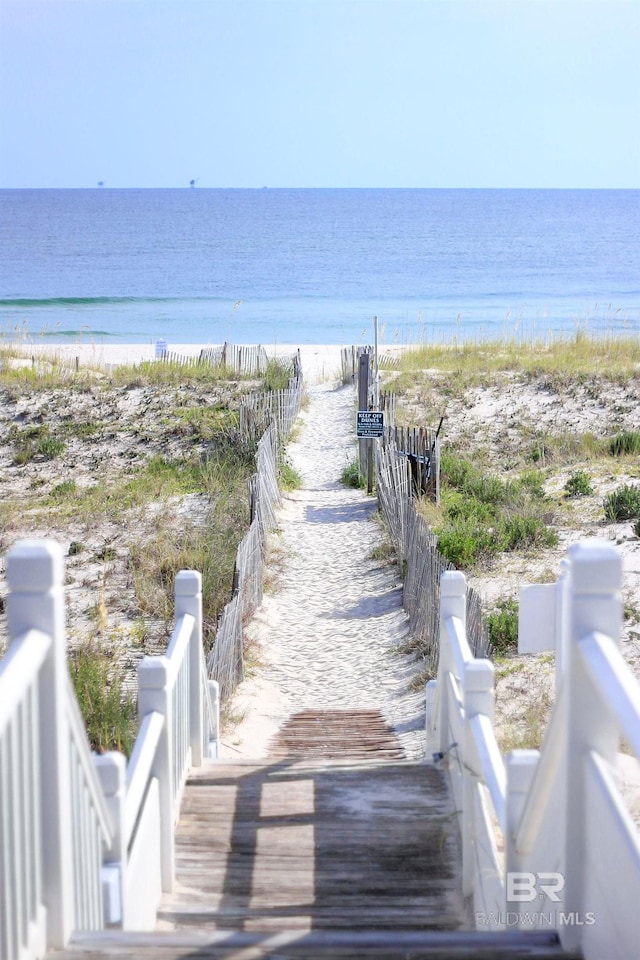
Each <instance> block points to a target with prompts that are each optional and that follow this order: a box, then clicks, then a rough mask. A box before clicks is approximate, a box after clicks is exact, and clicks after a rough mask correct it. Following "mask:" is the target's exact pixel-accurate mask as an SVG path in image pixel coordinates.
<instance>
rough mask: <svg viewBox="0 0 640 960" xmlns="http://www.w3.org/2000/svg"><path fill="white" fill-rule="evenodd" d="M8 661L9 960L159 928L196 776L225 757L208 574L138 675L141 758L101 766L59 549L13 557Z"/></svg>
mask: <svg viewBox="0 0 640 960" xmlns="http://www.w3.org/2000/svg"><path fill="white" fill-rule="evenodd" d="M7 581H8V584H9V589H10V593H9V599H8V628H9V645H8V650H7V654H6V656H5V658H4V660H3V661H2V663H0V960H16V958H20V960H31V958H38V957H41V956H43V955H44V953H45V951H46V949H47V948H48V947H61V946H64V945H65V944H66V943H67V942H68V940H69V938H70V936H71V934H72V933H73V932H74V931H83V930H100V929H102V928H103V927H104V926H105V925H112V926H117V927H121V928H123V929H125V930H151V929H153V928H154V927H155V919H156V911H157V907H158V904H159V901H160V897H161V894H162V892H163V891H171V890H172V888H173V883H174V873H175V863H174V830H175V824H176V820H177V817H178V813H179V806H180V797H181V794H182V790H183V787H184V783H185V780H186V777H187V774H188V771H189V769H190V767H191V766H198V765H200V764H201V763H202V761H203V759H204V758H205V757H207V756H215V754H216V741H217V737H218V724H219V720H218V699H217V684H216V683H215V682H213V681H210V680H208V678H207V675H206V666H205V661H204V654H203V649H202V595H201V578H200V574H198V573H196V572H193V571H183V572H182V573H179V574H178V575H177V577H176V589H175V593H176V624H175V628H174V631H173V635H172V637H171V640H170V643H169V646H168V649H167V652H166V654H165V655H164V656H161V657H146V658H145V659H144V660H143V661H142V662H141V664H140V666H139V698H138V711H139V716H140V729H139V733H138V737H137V739H136V742H135V746H134V749H133V752H132V755H131V758H130V760H129V762H128V764H127V761H126V758H125V757H124V756H123V755H122V754H119V753H115V752H113V753H106V754H102V755H94V754H92V753H91V751H90V748H89V744H88V741H87V737H86V733H85V728H84V723H83V720H82V717H81V715H80V710H79V708H78V705H77V703H76V700H75V695H74V692H73V689H72V686H71V682H70V679H69V674H68V670H67V664H66V637H65V626H64V594H63V584H64V560H63V555H62V550H61V548H60V547H59V546H58V545H57V544H55V543H53V542H50V541H38V540H32V541H22V542H20V543H18V544H17V545H16V546H15V547H13V548H12V549H11V550H10V551H9V554H8V555H7Z"/></svg>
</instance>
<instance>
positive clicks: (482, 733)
mask: <svg viewBox="0 0 640 960" xmlns="http://www.w3.org/2000/svg"><path fill="white" fill-rule="evenodd" d="M621 586H622V558H621V556H620V554H619V553H618V551H617V550H616V549H615V548H614V547H613V546H611V545H610V544H608V543H603V542H600V541H597V540H594V541H583V542H582V543H578V544H576V545H574V546H573V547H571V548H570V550H569V555H568V561H567V563H566V565H565V569H564V571H563V574H562V576H561V578H560V580H559V581H558V582H557V584H543V585H540V584H536V585H535V586H533V587H530V588H526V591H531V595H530V599H529V600H528V601H526V602H525V597H526V596H527V592H523V593H522V597H521V603H520V621H519V649H520V650H521V651H523V652H528V651H529V650H535V651H541V650H552V651H554V652H555V654H556V673H557V678H556V700H555V703H554V706H553V710H552V714H551V718H550V721H549V724H548V726H547V730H546V733H545V737H544V741H543V743H542V747H541V749H540V751H538V750H514V751H512V752H511V753H509V754H508V755H507V756H506V757H503V756H502V754H501V752H500V750H499V747H498V743H497V740H496V734H495V730H494V727H493V707H494V667H493V664H492V663H491V662H490V661H489V660H486V659H478V658H476V657H474V655H473V652H472V650H471V646H470V643H469V639H468V636H467V633H466V630H465V619H466V615H465V600H466V597H467V596H468V593H467V589H466V585H465V578H464V575H463V574H462V573H459V572H448V573H444V574H443V576H442V587H441V596H442V600H441V606H440V651H441V653H440V664H439V668H438V677H437V681H436V680H432V681H430V682H429V683H428V684H427V749H428V750H429V751H431V752H433V755H434V757H435V759H436V760H438V758H439V759H440V760H442V762H443V764H444V765H445V767H446V769H447V771H448V774H449V779H450V782H451V787H452V792H453V795H454V799H455V801H456V808H457V810H458V811H460V817H461V819H460V828H461V835H462V858H463V863H462V871H463V893H464V894H465V896H468V897H470V898H471V899H472V903H473V910H474V913H475V919H476V925H477V927H478V928H479V929H483V930H491V929H493V930H506V929H511V930H514V929H547V930H550V929H553V930H557V931H558V935H559V938H560V942H561V944H562V947H563V949H564V950H567V951H572V952H575V953H574V955H579V956H583V957H584V958H585V960H603V958H605V957H606V958H607V960H627V958H629V957H635V956H637V953H638V942H639V941H640V912H639V911H638V904H639V903H640V835H639V832H638V828H637V826H636V824H635V823H634V821H633V819H632V817H631V814H630V812H629V806H628V803H626V802H625V799H624V798H623V796H622V795H621V793H620V786H619V783H620V781H619V779H618V776H617V769H618V768H619V766H620V756H619V755H618V750H619V744H620V741H621V739H622V738H624V740H625V742H626V744H627V749H628V750H629V751H630V752H631V753H632V754H633V755H634V756H635V758H636V761H637V760H638V759H640V686H639V685H638V683H637V681H636V679H635V678H634V676H633V674H632V672H631V670H630V668H629V666H628V664H627V663H626V662H625V660H624V658H623V656H622V654H621V652H620V649H619V644H620V627H621V623H622V599H621V594H620V591H621ZM541 641H542V642H541Z"/></svg>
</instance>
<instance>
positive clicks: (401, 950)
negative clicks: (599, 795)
mask: <svg viewBox="0 0 640 960" xmlns="http://www.w3.org/2000/svg"><path fill="white" fill-rule="evenodd" d="M49 956H50V957H52V958H55V960H91V958H94V960H95V958H97V957H104V958H105V960H108V958H110V957H111V958H114V960H116V958H131V957H136V958H140V960H147V958H153V960H176V958H179V957H190V958H192V960H198V958H199V960H231V958H234V960H263V958H267V957H271V958H274V960H275V958H276V957H277V958H279V960H326V958H328V957H335V958H337V960H362V958H363V957H374V958H377V960H401V958H402V960H469V958H470V957H473V958H474V960H514V958H517V957H522V958H527V957H528V958H531V960H535V958H539V960H542V958H546V960H572V955H571V954H569V953H563V952H562V950H561V948H560V945H559V942H558V938H557V934H555V933H554V932H553V931H537V930H531V931H525V930H523V931H516V930H513V931H507V932H506V933H477V932H475V931H456V932H449V931H408V932H403V931H398V930H394V931H381V930H372V931H370V932H361V931H352V930H344V931H333V930H311V931H308V932H306V931H294V930H291V929H288V930H283V931H280V932H278V934H276V935H273V934H267V935H264V934H261V933H254V932H246V931H238V930H224V931H218V932H211V933H202V932H197V931H188V932H185V931H177V932H172V931H166V932H163V933H138V934H124V935H123V934H120V933H118V932H117V931H108V932H102V933H94V934H83V935H80V936H76V937H74V938H73V940H72V942H71V944H70V945H69V946H68V947H67V948H66V949H65V950H56V951H53V952H51V953H50V954H49ZM573 958H574V960H575V958H576V955H575V954H574V955H573Z"/></svg>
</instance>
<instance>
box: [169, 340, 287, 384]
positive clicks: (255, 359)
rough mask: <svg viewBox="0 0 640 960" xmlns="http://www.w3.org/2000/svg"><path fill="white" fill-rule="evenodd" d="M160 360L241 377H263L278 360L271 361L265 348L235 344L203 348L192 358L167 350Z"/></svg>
mask: <svg viewBox="0 0 640 960" xmlns="http://www.w3.org/2000/svg"><path fill="white" fill-rule="evenodd" d="M158 359H161V360H163V361H164V362H165V363H178V364H180V365H181V366H186V367H198V366H203V365H205V364H206V365H208V366H212V367H221V368H222V369H224V370H227V371H229V370H232V371H233V372H234V373H237V374H238V375H239V376H248V377H253V376H256V377H257V376H262V375H264V374H265V373H266V371H267V368H268V366H269V363H276V362H277V360H275V359H272V360H270V359H269V356H268V355H267V351H266V350H265V348H264V347H263V346H260V345H258V346H243V345H238V344H235V343H223V344H221V345H219V346H216V347H203V349H202V350H201V351H200V353H199V354H197V355H195V354H194V355H193V356H191V357H187V356H184V355H182V354H178V353H175V352H174V351H172V350H167V351H165V352H163V353H161V355H160V357H159V358H158Z"/></svg>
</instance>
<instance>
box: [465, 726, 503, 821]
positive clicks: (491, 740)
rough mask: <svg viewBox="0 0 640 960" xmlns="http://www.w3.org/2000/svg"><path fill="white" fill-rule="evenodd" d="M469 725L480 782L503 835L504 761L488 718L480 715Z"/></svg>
mask: <svg viewBox="0 0 640 960" xmlns="http://www.w3.org/2000/svg"><path fill="white" fill-rule="evenodd" d="M469 724H470V727H471V733H472V736H473V739H474V742H475V747H476V752H477V755H478V761H479V763H480V769H481V771H482V780H483V782H484V783H485V784H486V786H487V789H488V790H489V796H490V797H491V802H492V803H493V809H494V810H495V813H496V818H497V820H498V824H499V825H500V829H501V830H502V832H503V833H504V831H505V829H506V806H505V798H506V776H505V769H504V761H503V759H502V754H501V753H500V749H499V747H498V742H497V740H496V735H495V732H494V729H493V724H492V723H491V720H490V718H489V717H487V716H485V715H484V714H481V713H479V714H476V716H475V717H471V718H470V720H469Z"/></svg>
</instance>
